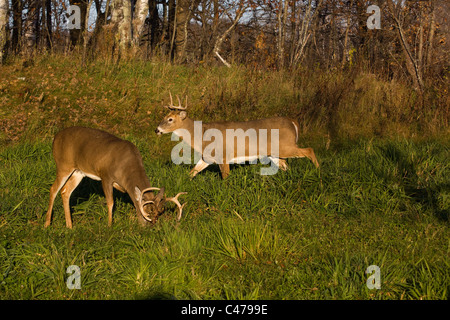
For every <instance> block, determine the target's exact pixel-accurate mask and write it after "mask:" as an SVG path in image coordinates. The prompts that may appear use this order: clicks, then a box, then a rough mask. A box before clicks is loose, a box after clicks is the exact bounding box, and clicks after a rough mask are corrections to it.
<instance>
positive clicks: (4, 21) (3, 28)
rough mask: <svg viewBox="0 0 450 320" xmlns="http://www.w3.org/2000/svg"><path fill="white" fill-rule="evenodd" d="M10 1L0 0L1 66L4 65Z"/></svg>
mask: <svg viewBox="0 0 450 320" xmlns="http://www.w3.org/2000/svg"><path fill="white" fill-rule="evenodd" d="M8 2H9V1H8V0H0V64H2V63H3V60H4V57H5V54H4V50H5V47H6V40H7V36H8V34H7V26H8Z"/></svg>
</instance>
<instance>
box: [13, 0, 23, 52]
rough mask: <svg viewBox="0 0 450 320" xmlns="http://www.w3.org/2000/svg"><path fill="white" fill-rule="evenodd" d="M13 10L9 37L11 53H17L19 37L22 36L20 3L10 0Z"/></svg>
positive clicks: (16, 0) (17, 0)
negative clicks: (11, 28)
mask: <svg viewBox="0 0 450 320" xmlns="http://www.w3.org/2000/svg"><path fill="white" fill-rule="evenodd" d="M12 10H13V30H12V37H11V49H12V52H14V53H18V52H19V50H20V42H19V39H20V36H21V34H22V1H20V0H12Z"/></svg>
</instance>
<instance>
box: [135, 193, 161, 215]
mask: <svg viewBox="0 0 450 320" xmlns="http://www.w3.org/2000/svg"><path fill="white" fill-rule="evenodd" d="M152 190H158V191H159V190H160V188H154V187H152V188H146V189H144V190H142V191H141V197H140V199H139V209H140V210H141V213H142V216H143V217H144V218H145V220H147V221H150V222H152V219H151V218H150V217H149V215H148V214H147V212H145V210H144V206H146V205H147V204H150V203H155V201H151V200H149V201H145V202H142V200H143V199H144V198H143V197H144V193H146V192H148V191H152Z"/></svg>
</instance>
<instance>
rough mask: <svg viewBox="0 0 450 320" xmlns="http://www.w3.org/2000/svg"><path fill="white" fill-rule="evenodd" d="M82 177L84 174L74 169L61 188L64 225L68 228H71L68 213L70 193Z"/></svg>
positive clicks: (70, 219) (70, 218)
mask: <svg viewBox="0 0 450 320" xmlns="http://www.w3.org/2000/svg"><path fill="white" fill-rule="evenodd" d="M83 177H84V174H83V173H82V172H80V171H77V170H75V171H74V173H73V174H72V176H71V177H70V178H69V180H67V182H66V184H65V185H64V187H63V189H62V190H61V197H62V200H63V207H64V215H65V217H66V227H67V228H69V229H72V217H71V215H70V195H71V194H72V192H73V190H75V188H76V187H77V186H78V185H79V184H80V182H81V180H82V179H83Z"/></svg>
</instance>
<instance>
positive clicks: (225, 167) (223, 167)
mask: <svg viewBox="0 0 450 320" xmlns="http://www.w3.org/2000/svg"><path fill="white" fill-rule="evenodd" d="M219 169H220V174H221V175H222V179H226V178H227V177H228V175H229V174H230V165H229V164H228V163H224V164H219Z"/></svg>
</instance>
